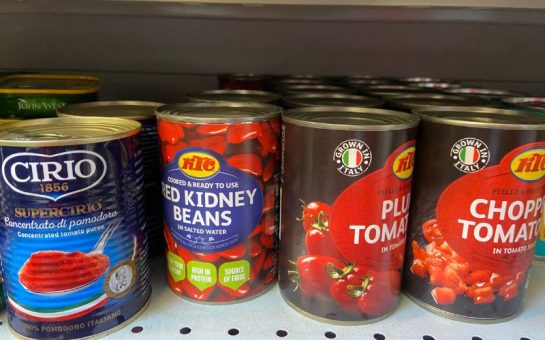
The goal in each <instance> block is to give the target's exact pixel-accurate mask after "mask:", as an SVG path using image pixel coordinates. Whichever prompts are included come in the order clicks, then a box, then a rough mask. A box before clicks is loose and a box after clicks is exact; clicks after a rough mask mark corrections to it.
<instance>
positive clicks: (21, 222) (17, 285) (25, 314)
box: [0, 118, 150, 339]
mask: <svg viewBox="0 0 545 340" xmlns="http://www.w3.org/2000/svg"><path fill="white" fill-rule="evenodd" d="M139 131H140V124H139V123H137V122H132V121H129V120H124V119H114V118H110V119H107V118H81V119H68V118H51V119H37V120H32V121H26V122H24V123H13V124H10V125H3V126H0V151H1V153H0V162H1V173H2V178H1V185H0V195H1V196H2V197H3V198H4V199H3V202H2V205H1V207H0V209H1V211H2V219H1V221H0V226H1V227H2V245H1V247H0V249H1V255H2V277H3V279H4V288H5V293H6V297H7V299H6V303H7V311H8V320H9V325H10V327H11V328H12V329H13V330H14V331H15V332H16V333H17V334H18V335H20V336H22V337H25V338H32V339H72V338H85V337H90V336H95V335H101V334H106V333H109V332H111V331H113V330H114V329H116V328H117V327H118V326H121V325H122V324H124V323H125V322H127V321H128V320H131V318H133V317H135V316H136V315H137V314H138V313H139V312H140V311H141V310H142V308H143V307H144V306H145V304H146V302H147V301H148V298H149V296H150V280H149V277H148V275H149V269H148V263H147V240H146V237H147V236H146V234H145V233H144V229H143V228H144V225H145V222H144V216H143V213H142V211H143V200H142V186H143V183H142V167H141V160H140V151H139V143H138V138H137V137H138V133H139Z"/></svg>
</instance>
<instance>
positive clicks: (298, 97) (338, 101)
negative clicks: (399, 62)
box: [282, 93, 384, 107]
mask: <svg viewBox="0 0 545 340" xmlns="http://www.w3.org/2000/svg"><path fill="white" fill-rule="evenodd" d="M282 100H283V102H284V103H285V104H286V105H287V106H290V107H307V106H361V107H379V106H382V105H383V104H384V100H382V99H378V98H374V97H366V96H358V95H352V94H343V93H301V94H293V95H288V96H286V97H284V98H282Z"/></svg>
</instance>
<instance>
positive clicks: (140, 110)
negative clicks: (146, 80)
mask: <svg viewBox="0 0 545 340" xmlns="http://www.w3.org/2000/svg"><path fill="white" fill-rule="evenodd" d="M161 105H162V104H160V103H155V102H143V101H132V100H124V101H121V100H118V101H100V102H90V103H81V104H72V105H68V106H65V107H63V108H61V109H59V110H58V112H57V114H58V115H59V116H61V117H62V116H72V117H92V116H96V117H114V118H125V119H131V120H135V121H138V122H139V123H140V124H141V125H142V131H141V133H140V145H141V147H140V151H139V152H140V153H141V154H142V162H143V171H144V188H143V192H144V197H145V201H146V206H145V215H146V230H147V234H148V242H149V252H150V255H151V256H156V255H159V254H162V253H163V249H164V239H163V233H162V209H163V208H162V206H161V184H160V180H159V177H160V171H159V158H160V157H159V154H160V150H159V142H158V139H157V122H156V119H155V109H156V108H157V107H159V106H161Z"/></svg>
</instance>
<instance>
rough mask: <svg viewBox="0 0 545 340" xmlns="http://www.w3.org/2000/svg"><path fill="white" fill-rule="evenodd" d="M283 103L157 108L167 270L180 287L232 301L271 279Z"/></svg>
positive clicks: (198, 296)
mask: <svg viewBox="0 0 545 340" xmlns="http://www.w3.org/2000/svg"><path fill="white" fill-rule="evenodd" d="M281 111H282V109H281V108H280V107H277V106H274V105H267V104H255V103H188V104H175V105H167V106H163V107H160V108H159V109H158V110H157V117H158V131H159V138H160V140H161V148H162V155H163V162H162V164H163V169H162V178H163V181H162V190H163V198H164V200H163V201H164V233H165V237H166V241H167V251H166V257H167V267H168V270H167V278H168V283H169V285H170V287H171V289H172V290H173V291H174V292H175V293H177V294H178V295H180V296H182V297H185V298H188V299H190V300H193V301H200V302H210V303H222V302H233V301H240V300H244V299H248V298H251V297H255V296H257V295H259V294H261V293H263V292H264V291H266V290H267V289H268V288H270V287H272V285H273V284H274V282H275V281H276V276H277V267H276V263H277V236H278V235H277V234H278V200H279V175H278V167H279V161H280V147H279V145H280V144H279V143H280V140H279V139H280V138H279V136H280V122H279V119H280V117H279V115H280V113H281Z"/></svg>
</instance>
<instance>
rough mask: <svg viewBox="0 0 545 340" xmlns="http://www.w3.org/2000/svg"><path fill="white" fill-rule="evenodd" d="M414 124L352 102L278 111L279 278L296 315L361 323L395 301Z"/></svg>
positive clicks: (387, 309)
mask: <svg viewBox="0 0 545 340" xmlns="http://www.w3.org/2000/svg"><path fill="white" fill-rule="evenodd" d="M417 124H418V117H416V116H414V115H409V114H406V113H401V112H395V111H387V110H380V109H369V108H357V107H312V108H302V109H293V110H288V111H286V113H285V114H284V115H283V126H282V136H283V142H284V144H283V165H282V210H281V215H282V222H281V223H282V226H281V238H280V239H281V241H280V242H281V244H280V261H279V281H280V291H281V294H282V297H283V298H284V299H285V300H286V301H287V302H288V304H289V305H291V306H292V307H293V308H295V309H296V310H297V311H299V312H302V313H303V314H305V315H307V316H310V317H312V318H315V319H318V320H321V321H325V322H332V323H352V324H361V323H366V322H370V321H374V320H377V319H380V318H382V317H385V316H386V315H388V314H389V313H391V312H392V311H393V310H394V309H395V307H396V306H397V304H398V302H399V298H400V289H401V268H402V266H403V254H404V248H405V236H406V229H407V224H408V214H409V203H410V197H411V180H412V169H413V162H414V156H415V135H416V127H417Z"/></svg>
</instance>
